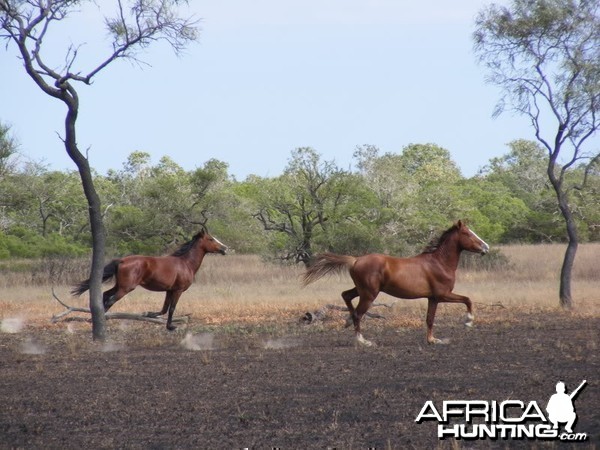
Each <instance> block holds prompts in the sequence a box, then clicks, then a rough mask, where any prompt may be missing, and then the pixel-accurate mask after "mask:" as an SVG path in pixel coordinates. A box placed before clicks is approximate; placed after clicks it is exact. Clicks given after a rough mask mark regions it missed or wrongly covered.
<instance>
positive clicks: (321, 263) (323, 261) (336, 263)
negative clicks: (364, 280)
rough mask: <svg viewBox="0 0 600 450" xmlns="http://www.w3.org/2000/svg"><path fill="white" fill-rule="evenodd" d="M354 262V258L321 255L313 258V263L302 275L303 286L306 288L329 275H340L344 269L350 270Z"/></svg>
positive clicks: (329, 254) (328, 254) (327, 254)
mask: <svg viewBox="0 0 600 450" xmlns="http://www.w3.org/2000/svg"><path fill="white" fill-rule="evenodd" d="M355 262H356V258H355V257H354V256H347V255H336V254H335V253H321V254H320V255H317V256H315V258H314V261H313V262H312V264H311V265H310V267H309V268H308V269H307V270H306V272H305V273H304V277H303V284H304V286H306V285H307V284H310V283H312V282H314V281H317V280H319V279H321V278H323V277H324V276H325V275H329V274H330V273H340V272H342V271H343V270H344V269H347V270H348V269H351V268H352V266H354V263H355Z"/></svg>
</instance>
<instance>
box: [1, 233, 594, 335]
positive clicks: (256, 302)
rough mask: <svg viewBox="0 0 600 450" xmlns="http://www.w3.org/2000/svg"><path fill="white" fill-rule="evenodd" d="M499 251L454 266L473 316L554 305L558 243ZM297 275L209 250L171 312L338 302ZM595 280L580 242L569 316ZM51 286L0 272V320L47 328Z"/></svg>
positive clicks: (328, 285)
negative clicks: (485, 266) (490, 261)
mask: <svg viewBox="0 0 600 450" xmlns="http://www.w3.org/2000/svg"><path fill="white" fill-rule="evenodd" d="M501 252H502V254H504V255H505V256H506V257H507V258H508V264H507V265H506V266H505V267H503V268H501V269H494V270H461V269H459V271H458V277H457V285H456V288H455V292H457V293H461V294H463V295H467V296H469V297H470V298H471V299H472V300H473V301H474V303H475V305H474V308H475V314H476V320H504V319H505V318H506V317H508V316H515V317H516V316H518V313H519V311H521V312H528V311H537V310H543V309H557V307H558V286H559V274H560V267H561V263H562V256H563V254H564V246H563V245H512V246H504V247H502V248H501ZM484 258H485V257H484ZM82 265H84V264H82ZM86 270H87V269H86V268H85V267H81V268H80V270H79V277H80V278H81V277H85V276H86ZM301 275H302V267H300V266H295V267H291V266H281V265H276V264H271V263H269V262H265V261H263V260H261V258H260V257H258V256H252V255H228V256H225V257H223V256H216V255H209V256H208V257H207V258H206V259H205V261H204V263H203V265H202V266H201V268H200V271H199V272H198V274H197V276H196V281H195V283H194V284H193V285H192V287H191V288H190V289H189V290H188V291H187V292H186V293H184V295H183V296H182V297H181V299H180V301H179V304H178V307H177V311H176V314H178V315H184V314H189V315H191V317H192V323H194V324H204V325H214V326H218V325H223V324H257V323H262V324H265V323H269V324H273V325H277V324H281V323H287V322H289V321H290V320H292V321H293V320H296V319H298V318H300V317H301V316H302V315H303V314H304V313H305V312H307V311H314V310H317V309H319V308H321V307H322V306H324V305H326V304H338V305H340V306H341V305H343V302H342V300H341V298H340V293H341V291H342V290H345V289H348V288H350V287H351V286H352V282H351V280H350V278H349V277H348V276H346V275H340V276H334V277H330V278H328V279H324V280H321V281H319V282H317V283H314V284H311V285H309V286H307V287H303V286H302V285H301V282H300V280H301ZM71 276H72V277H73V275H71ZM76 276H77V275H75V277H76ZM37 278H41V279H43V277H41V276H38V277H37ZM74 281H75V280H74ZM599 283H600V244H586V245H581V246H580V248H579V250H578V253H577V260H576V263H575V270H574V278H573V297H574V301H575V308H574V311H573V312H574V313H575V314H581V315H586V316H588V315H590V316H598V315H599V314H600V292H599V290H598V285H599ZM107 286H108V285H107ZM54 289H55V291H56V293H57V295H58V296H59V297H60V298H61V299H62V300H63V301H65V302H66V303H68V304H69V305H71V306H79V307H86V306H87V302H88V297H87V295H83V296H82V297H81V298H72V297H70V295H69V289H70V286H68V285H58V286H55V287H54ZM51 290H52V286H51V285H50V284H47V283H44V284H38V282H35V280H32V278H31V274H30V273H27V272H20V273H11V272H8V271H6V270H5V271H4V272H0V319H7V318H18V319H20V320H22V321H23V322H24V323H26V324H30V325H31V326H49V324H50V318H51V316H52V315H54V314H56V313H59V312H61V311H62V310H63V307H62V306H60V305H59V304H58V303H57V302H56V301H55V300H54V299H53V298H52V294H51ZM163 295H164V294H162V293H154V292H149V291H146V290H144V289H142V288H138V289H136V290H135V291H134V292H132V293H130V294H129V295H127V296H126V297H125V298H123V299H122V300H121V301H119V302H118V303H117V304H116V305H115V306H114V307H113V308H112V310H111V312H143V311H151V310H152V311H154V310H158V309H160V308H161V306H162V302H163V298H164V297H163ZM394 300H395V299H393V298H391V297H389V296H386V295H385V294H381V295H380V297H379V298H378V302H381V303H388V304H391V303H393V302H394ZM425 310H426V301H425V300H411V301H408V300H399V301H397V302H395V303H394V304H393V307H392V308H389V309H387V308H386V309H383V310H379V312H381V313H382V314H384V315H386V316H387V318H388V321H389V322H391V324H393V325H403V326H410V325H414V326H421V325H422V322H423V318H424V315H425ZM462 313H463V306H462V305H441V306H440V308H439V310H438V314H439V315H440V317H443V316H444V315H450V316H455V317H456V318H457V319H456V320H460V319H462ZM459 318H460V319H459Z"/></svg>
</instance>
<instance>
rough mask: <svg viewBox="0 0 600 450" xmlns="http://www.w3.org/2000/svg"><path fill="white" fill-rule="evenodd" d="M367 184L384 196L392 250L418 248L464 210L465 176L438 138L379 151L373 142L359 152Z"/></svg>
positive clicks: (381, 208)
mask: <svg viewBox="0 0 600 450" xmlns="http://www.w3.org/2000/svg"><path fill="white" fill-rule="evenodd" d="M354 156H355V158H356V159H357V160H358V168H359V170H360V173H361V174H362V176H363V177H364V178H365V180H366V185H367V186H368V189H370V190H371V191H372V192H373V193H374V194H375V196H376V197H377V198H378V199H379V205H378V207H377V208H376V209H377V210H378V217H377V219H376V220H377V221H378V223H379V226H380V230H379V233H380V234H381V235H382V236H383V237H384V239H385V241H386V242H385V248H384V251H385V252H388V253H398V254H407V253H413V252H415V251H416V250H417V249H418V248H420V247H423V246H424V245H425V244H426V243H427V242H428V241H429V240H430V239H431V238H432V235H433V234H434V233H437V231H438V230H439V229H445V228H447V227H448V223H451V222H454V221H455V220H456V219H457V218H458V217H457V213H458V212H459V209H458V206H459V205H458V203H457V199H458V198H459V196H458V193H457V189H458V183H459V182H460V181H461V180H462V176H461V174H460V171H459V169H458V167H457V166H456V163H455V162H454V161H452V158H451V156H450V152H449V151H448V150H446V149H444V148H442V147H439V146H437V145H435V144H409V145H407V146H406V147H404V148H403V149H402V153H399V154H397V153H385V154H383V155H379V151H378V149H377V148H375V147H372V146H363V147H359V148H358V149H357V151H356V152H355V154H354Z"/></svg>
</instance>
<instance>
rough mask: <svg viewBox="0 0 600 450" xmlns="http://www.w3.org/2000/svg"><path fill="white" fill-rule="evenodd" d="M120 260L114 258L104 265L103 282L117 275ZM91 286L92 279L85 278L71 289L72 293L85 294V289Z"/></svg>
mask: <svg viewBox="0 0 600 450" xmlns="http://www.w3.org/2000/svg"><path fill="white" fill-rule="evenodd" d="M120 262H121V260H120V259H113V260H112V261H111V262H109V263H108V264H107V265H106V266H104V271H103V272H102V282H103V283H106V282H107V281H108V280H110V279H111V278H112V277H114V276H115V275H116V273H117V270H118V268H119V263H120ZM89 288H90V279H89V278H88V279H87V280H84V281H82V282H81V283H79V284H78V285H76V286H74V287H73V289H71V295H76V296H79V295H81V294H83V293H84V292H85V291H87V290H89Z"/></svg>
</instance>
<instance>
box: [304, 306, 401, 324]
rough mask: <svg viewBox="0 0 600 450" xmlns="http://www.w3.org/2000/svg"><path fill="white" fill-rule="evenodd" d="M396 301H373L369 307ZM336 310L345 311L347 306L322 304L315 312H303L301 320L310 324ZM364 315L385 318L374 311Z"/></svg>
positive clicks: (323, 318)
mask: <svg viewBox="0 0 600 450" xmlns="http://www.w3.org/2000/svg"><path fill="white" fill-rule="evenodd" d="M395 303H396V302H395V301H394V302H392V303H373V305H372V306H371V308H376V307H378V306H384V307H386V308H391V307H392V306H394V304H395ZM332 309H333V310H336V311H346V312H348V308H346V307H344V306H338V305H331V304H329V305H325V306H323V307H322V308H321V309H319V310H317V311H315V312H310V311H309V312H307V313H306V314H304V316H302V321H303V322H304V323H305V324H307V325H308V324H312V323H315V322H319V321H322V320H325V319H326V318H327V315H328V313H329V311H330V310H332ZM365 316H366V317H371V318H372V319H385V316H382V315H381V314H377V313H374V312H367V313H365ZM346 326H349V323H348V322H347V323H346Z"/></svg>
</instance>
